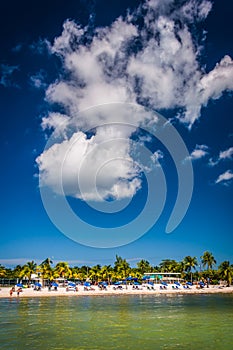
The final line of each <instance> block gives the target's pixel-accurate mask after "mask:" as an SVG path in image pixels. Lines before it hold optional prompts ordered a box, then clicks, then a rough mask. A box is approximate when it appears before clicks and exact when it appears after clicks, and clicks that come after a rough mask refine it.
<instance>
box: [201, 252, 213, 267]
mask: <svg viewBox="0 0 233 350" xmlns="http://www.w3.org/2000/svg"><path fill="white" fill-rule="evenodd" d="M201 262H202V264H203V266H204V267H205V266H207V270H210V269H212V267H213V265H215V264H216V260H215V258H214V256H213V254H212V253H210V252H208V251H206V252H204V253H203V255H202V256H201Z"/></svg>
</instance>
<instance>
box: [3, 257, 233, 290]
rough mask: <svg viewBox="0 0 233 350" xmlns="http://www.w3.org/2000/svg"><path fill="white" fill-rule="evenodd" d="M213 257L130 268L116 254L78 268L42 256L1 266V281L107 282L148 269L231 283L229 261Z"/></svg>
mask: <svg viewBox="0 0 233 350" xmlns="http://www.w3.org/2000/svg"><path fill="white" fill-rule="evenodd" d="M216 263H217V262H216V260H215V258H214V256H213V254H212V253H211V252H208V251H206V252H204V253H203V255H202V256H201V257H200V262H199V263H198V260H197V257H192V256H189V255H188V256H185V257H184V258H183V259H182V260H181V261H176V260H174V259H164V260H162V261H161V262H160V263H159V264H158V266H152V265H151V264H150V262H149V261H147V260H144V259H141V260H140V261H138V262H137V263H136V266H135V267H131V266H130V263H129V262H128V261H127V259H124V258H122V257H121V256H118V255H116V258H115V262H114V264H113V266H112V265H103V266H101V265H100V264H97V265H94V266H87V265H83V266H81V267H78V266H74V267H71V266H70V265H69V264H68V262H64V261H61V262H58V263H57V264H56V265H54V264H53V261H52V260H51V259H50V258H47V259H45V260H44V261H42V262H41V263H40V264H39V265H37V264H36V262H34V261H29V262H27V263H26V264H25V265H23V266H21V265H17V266H16V267H14V268H13V269H10V268H7V267H4V266H2V265H0V283H1V281H2V280H3V279H8V280H10V279H17V280H26V281H27V282H28V284H29V283H30V282H31V280H33V276H38V277H39V278H40V279H42V280H47V281H55V280H59V279H63V280H66V279H69V280H76V281H77V280H79V281H86V280H89V281H91V282H92V283H98V282H100V281H106V282H108V283H111V282H115V281H118V280H125V279H127V278H130V277H131V278H137V279H138V280H141V279H142V277H143V275H144V274H145V273H148V272H152V273H153V272H161V273H164V272H179V273H180V274H181V277H182V278H183V279H185V280H186V281H194V280H196V281H199V280H207V281H208V283H209V282H210V283H213V284H217V283H219V281H220V280H221V281H225V282H226V284H227V286H230V285H231V283H232V278H233V265H232V264H230V262H229V261H223V262H221V263H220V264H219V266H218V267H217V268H215V269H213V267H216Z"/></svg>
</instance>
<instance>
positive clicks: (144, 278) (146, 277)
mask: <svg viewBox="0 0 233 350" xmlns="http://www.w3.org/2000/svg"><path fill="white" fill-rule="evenodd" d="M142 279H143V280H149V279H150V276H143V277H142Z"/></svg>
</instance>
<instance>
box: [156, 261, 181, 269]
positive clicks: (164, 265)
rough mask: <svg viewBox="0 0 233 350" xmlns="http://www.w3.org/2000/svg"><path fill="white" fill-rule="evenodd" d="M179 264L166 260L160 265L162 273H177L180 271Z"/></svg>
mask: <svg viewBox="0 0 233 350" xmlns="http://www.w3.org/2000/svg"><path fill="white" fill-rule="evenodd" d="M178 265H179V263H178V262H177V261H176V260H171V259H164V260H162V262H161V263H160V264H159V267H160V271H161V272H175V271H177V269H178Z"/></svg>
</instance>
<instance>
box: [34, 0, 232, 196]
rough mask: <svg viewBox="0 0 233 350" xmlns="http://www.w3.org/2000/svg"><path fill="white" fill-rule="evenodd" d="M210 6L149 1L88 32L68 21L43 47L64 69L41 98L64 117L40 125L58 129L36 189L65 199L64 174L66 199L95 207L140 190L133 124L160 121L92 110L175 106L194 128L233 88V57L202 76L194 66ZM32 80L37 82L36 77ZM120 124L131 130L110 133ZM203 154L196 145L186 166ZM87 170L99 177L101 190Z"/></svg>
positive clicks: (204, 0) (200, 0)
mask: <svg viewBox="0 0 233 350" xmlns="http://www.w3.org/2000/svg"><path fill="white" fill-rule="evenodd" d="M211 7H212V4H211V2H210V1H208V0H187V1H185V2H180V3H179V4H177V3H175V2H174V0H146V1H145V2H144V3H143V4H142V5H140V6H139V7H138V9H136V10H135V11H134V12H133V13H131V14H128V15H127V16H126V17H125V18H122V17H120V18H118V19H116V20H115V21H114V22H113V23H112V25H111V26H109V27H104V28H96V29H95V30H94V32H92V33H91V34H90V33H89V28H88V26H87V27H82V26H81V25H78V24H77V23H75V22H74V21H72V20H67V21H65V23H64V25H63V31H62V33H61V35H60V36H58V37H57V38H55V40H54V42H53V43H51V44H48V43H47V42H46V43H47V45H46V47H47V48H49V50H50V53H51V54H52V55H56V56H58V57H59V58H60V60H61V63H62V71H61V72H58V75H57V79H56V80H55V81H54V82H53V83H52V84H50V85H49V86H48V88H47V89H46V99H47V102H48V103H50V104H51V105H53V104H55V105H56V106H60V107H61V111H60V112H59V113H58V112H56V113H54V111H53V112H51V113H48V115H47V116H46V117H45V118H43V121H42V127H43V129H44V130H46V129H52V130H55V136H56V137H55V138H57V139H56V141H55V142H54V144H51V146H50V148H48V149H47V150H46V151H44V152H43V153H42V154H41V155H40V156H39V157H38V158H37V163H38V166H39V170H40V178H41V183H42V184H44V185H46V186H50V187H52V188H53V190H54V191H55V192H57V193H61V187H60V183H59V181H60V180H59V176H60V174H61V168H62V176H63V187H64V188H65V192H66V193H67V194H69V195H71V196H74V197H78V198H89V199H92V200H100V198H102V199H103V198H106V197H108V196H113V197H115V198H121V197H122V198H123V197H129V196H132V195H133V194H134V193H136V191H137V190H138V189H139V188H140V186H141V180H140V172H139V171H138V168H137V166H136V162H134V160H133V158H132V154H131V150H132V149H131V144H130V137H131V135H132V133H133V132H134V131H135V130H136V129H137V127H140V126H143V125H145V124H147V125H151V126H152V127H153V126H154V125H155V123H156V118H155V117H154V115H153V113H151V114H150V113H149V112H145V113H141V114H140V113H133V112H132V113H130V112H129V110H128V109H127V111H126V110H124V109H123V108H121V107H120V105H119V108H118V107H116V108H115V109H114V110H113V108H110V109H109V110H108V108H107V107H106V108H105V109H103V110H102V111H101V112H100V111H98V112H96V113H94V112H91V108H92V107H93V106H101V105H107V104H110V103H126V104H140V105H143V106H145V107H149V108H151V109H152V110H161V109H174V108H176V110H179V112H178V113H177V114H176V115H175V118H177V119H178V120H179V121H181V122H184V123H185V124H187V126H188V127H189V128H191V127H192V125H193V124H194V123H195V121H196V120H197V119H198V118H199V117H200V115H201V109H202V107H203V106H206V105H207V104H208V101H209V100H210V99H218V98H220V97H221V95H222V93H223V92H224V91H231V90H233V79H232V78H233V62H232V59H231V57H230V56H225V57H224V58H223V59H222V60H221V61H220V62H219V63H217V64H216V66H215V68H214V69H213V70H212V71H210V72H206V71H205V68H204V67H202V66H200V60H199V57H200V54H201V45H202V44H203V43H202V42H201V44H200V43H198V42H196V40H195V39H194V36H193V35H192V32H191V29H190V28H191V27H192V26H195V25H196V24H197V23H199V22H201V21H203V20H205V18H206V17H207V15H208V13H209V12H210V10H211ZM37 78H38V77H37ZM34 83H35V84H39V85H40V83H41V81H40V80H38V79H37V80H36V79H35V77H34ZM89 109H90V113H89V112H88V111H89ZM83 111H85V113H83ZM116 121H117V122H118V123H121V124H122V123H124V124H125V125H127V124H132V125H134V127H133V128H131V129H130V128H128V127H126V126H125V127H123V126H122V125H121V126H119V127H118V128H117V127H116V125H115V127H114V130H113V129H112V127H111V126H110V125H112V124H113V123H115V122H116ZM105 124H108V125H109V127H106V125H105ZM93 128H94V130H92V129H93ZM90 130H91V137H90V135H89V136H88V133H90ZM109 135H111V142H110V143H109V141H110V139H109ZM77 137H78V139H77ZM74 138H75V141H74ZM106 142H107V143H106ZM107 144H108V147H107V148H106V147H105V146H104V145H107ZM207 152H208V149H207V148H206V146H197V147H196V149H195V150H194V151H193V152H192V154H191V159H199V158H202V157H204V156H206V154H207ZM154 156H155V157H156V155H154ZM157 156H158V155H157ZM160 158H161V155H160ZM114 159H115V161H114ZM101 164H104V166H101ZM90 169H91V172H93V173H94V174H97V173H98V178H96V181H97V182H98V191H96V188H95V186H94V180H93V177H91V176H90ZM103 169H104V170H103ZM77 174H79V176H80V184H82V189H81V188H80V187H79V185H77V183H78V181H77ZM80 186H81V185H80ZM97 192H98V193H97Z"/></svg>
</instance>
